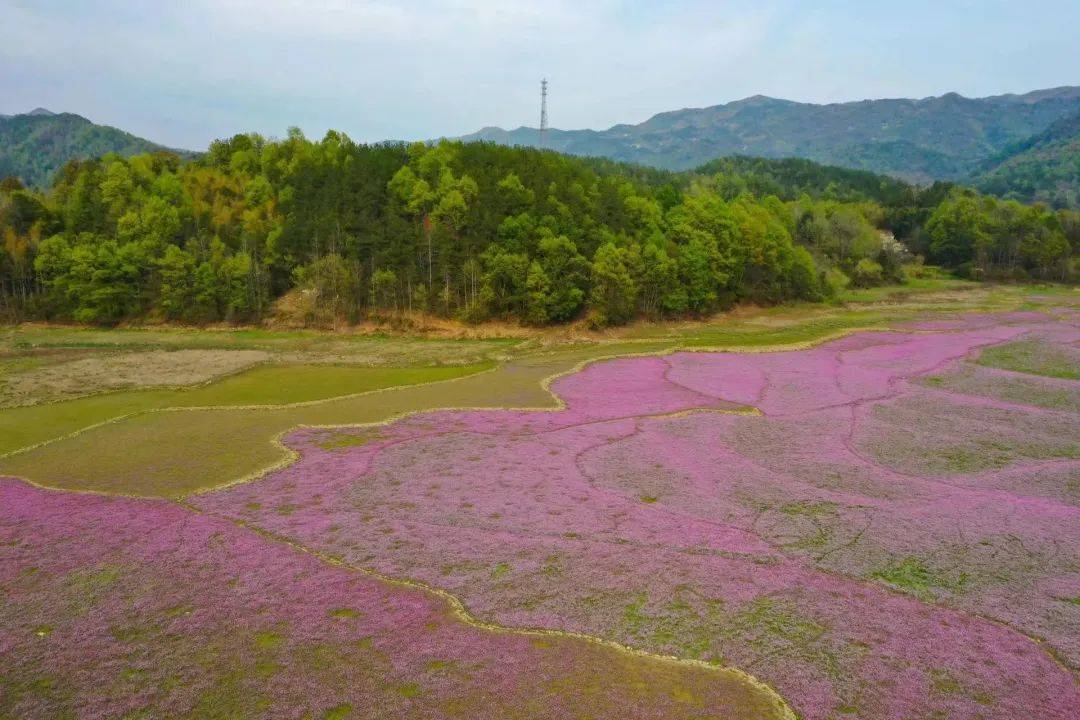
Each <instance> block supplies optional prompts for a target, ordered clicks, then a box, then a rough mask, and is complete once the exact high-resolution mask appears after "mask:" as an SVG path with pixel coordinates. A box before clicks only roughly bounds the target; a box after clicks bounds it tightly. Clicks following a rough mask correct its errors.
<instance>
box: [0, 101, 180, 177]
mask: <svg viewBox="0 0 1080 720" xmlns="http://www.w3.org/2000/svg"><path fill="white" fill-rule="evenodd" d="M167 149H168V148H165V147H162V146H161V145H158V144H156V143H152V142H150V141H149V140H143V139H142V138H140V137H136V136H134V135H132V134H130V133H127V132H124V131H123V130H118V129H116V128H114V127H108V126H106V125H95V124H94V123H92V122H90V121H89V120H87V119H86V118H84V117H82V116H80V115H75V114H72V113H52V112H49V111H48V110H45V109H43V108H38V109H37V110H34V111H32V112H29V113H25V114H22V115H12V116H2V115H0V177H7V176H15V177H17V178H20V179H21V180H22V181H23V182H24V183H26V184H27V185H31V186H33V187H47V186H48V185H50V184H51V183H52V180H53V177H54V176H55V175H56V171H57V170H59V169H60V168H61V167H62V166H63V165H64V163H66V162H67V161H68V160H73V159H77V158H94V157H100V156H102V155H104V154H105V153H110V152H112V153H117V154H120V155H124V156H130V155H137V154H140V153H149V152H155V151H159V150H167ZM172 152H175V151H172Z"/></svg>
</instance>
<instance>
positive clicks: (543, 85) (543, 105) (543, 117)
mask: <svg viewBox="0 0 1080 720" xmlns="http://www.w3.org/2000/svg"><path fill="white" fill-rule="evenodd" d="M547 130H548V126H547V78H544V79H543V80H541V81H540V147H545V146H546V145H547Z"/></svg>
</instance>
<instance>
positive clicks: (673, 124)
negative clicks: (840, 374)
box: [0, 87, 1080, 207]
mask: <svg viewBox="0 0 1080 720" xmlns="http://www.w3.org/2000/svg"><path fill="white" fill-rule="evenodd" d="M461 139H462V140H465V141H473V140H486V141H492V142H497V143H500V144H504V145H530V146H536V147H538V146H540V144H541V143H540V137H539V131H538V130H537V129H535V128H524V127H522V128H518V129H517V130H502V129H500V128H484V129H483V130H480V131H479V132H476V133H473V134H472V135H468V136H465V137H464V138H461ZM544 146H545V147H547V148H549V149H551V150H557V151H559V152H564V153H569V154H572V155H588V156H596V157H606V158H610V159H613V160H620V161H628V162H634V163H639V164H642V165H649V166H653V167H659V168H664V169H668V170H686V169H694V168H698V167H700V166H702V165H704V164H706V163H708V162H710V161H713V160H715V159H717V158H722V157H732V156H755V157H764V158H804V159H808V160H813V161H815V162H818V163H823V164H826V165H833V166H840V167H845V168H854V169H858V170H866V171H872V172H875V173H882V174H887V175H891V176H893V177H896V178H901V179H904V180H907V181H913V182H920V183H926V182H931V181H934V180H951V181H958V182H963V183H968V184H972V185H975V186H976V187H979V188H980V189H982V190H984V191H986V192H989V193H992V194H995V195H1000V196H1003V197H1015V198H1017V199H1020V200H1024V201H1033V200H1041V201H1045V202H1049V203H1051V204H1054V205H1059V206H1061V205H1068V206H1072V207H1080V87H1059V88H1052V89H1049V90H1038V91H1035V92H1030V93H1026V94H1023V95H998V96H994V97H987V98H979V99H970V98H965V97H961V96H960V95H957V94H956V93H949V94H947V95H942V96H941V97H933V98H925V99H922V100H863V101H860V102H847V103H834V104H829V105H814V104H809V103H797V102H792V101H789V100H777V99H774V98H769V97H764V96H761V95H758V96H754V97H751V98H747V99H745V100H739V101H736V102H732V103H728V104H726V105H716V106H714V107H709V108H702V109H687V110H676V111H673V112H666V113H661V114H659V115H655V116H653V117H652V118H650V119H649V120H646V121H645V122H643V123H641V124H639V125H616V126H614V127H612V128H609V129H607V130H599V131H598V130H550V131H549V132H548V136H547V138H546V139H545V142H544ZM158 150H168V148H166V147H164V146H162V145H159V144H157V143H154V142H151V141H149V140H144V139H143V138H139V137H136V136H134V135H131V134H130V133H127V132H124V131H122V130H118V129H116V128H113V127H108V126H103V125H96V124H94V123H92V122H91V121H89V120H87V119H86V118H84V117H81V116H79V115H74V114H72V113H53V112H50V111H49V110H46V109H44V108H37V109H35V110H33V111H31V112H28V113H24V114H21V115H13V116H5V115H0V178H3V177H6V176H8V175H15V176H17V177H19V178H21V179H22V180H23V182H25V183H26V184H28V185H32V186H36V187H47V186H49V185H50V184H51V182H52V179H53V177H54V176H55V174H56V172H57V170H59V169H60V168H61V167H63V165H64V163H66V162H67V161H68V160H71V159H72V158H80V157H99V156H101V155H104V154H105V153H109V152H115V153H118V154H120V155H125V156H127V155H134V154H138V153H146V152H154V151H158ZM173 152H178V153H179V154H181V155H184V156H191V155H194V153H190V152H187V151H176V150H174V151H173ZM717 167H720V166H717ZM793 167H795V166H793ZM800 172H801V170H800Z"/></svg>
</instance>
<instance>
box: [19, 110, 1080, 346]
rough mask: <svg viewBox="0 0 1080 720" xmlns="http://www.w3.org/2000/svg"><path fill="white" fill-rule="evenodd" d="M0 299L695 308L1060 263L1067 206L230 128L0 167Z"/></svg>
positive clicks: (616, 311)
mask: <svg viewBox="0 0 1080 720" xmlns="http://www.w3.org/2000/svg"><path fill="white" fill-rule="evenodd" d="M0 237H2V239H3V247H4V252H3V254H2V257H0V302H2V303H3V307H2V310H3V312H4V314H5V315H6V316H7V317H9V318H10V319H21V318H43V319H50V320H52V319H55V320H74V321H78V322H86V323H104V324H109V323H116V322H120V321H124V320H130V319H167V320H172V321H180V322H190V323H207V322H217V321H230V322H254V321H259V320H261V319H263V318H266V317H268V316H270V315H272V314H273V313H274V312H275V304H276V302H277V301H278V300H279V299H280V298H282V297H283V296H286V297H288V298H289V299H290V300H291V301H292V303H293V305H298V306H299V307H301V308H302V312H303V313H304V314H305V317H306V319H307V320H308V321H311V322H326V321H330V320H334V319H338V318H346V319H349V320H358V319H360V318H363V317H367V316H377V317H383V318H386V317H393V316H396V315H399V314H400V313H402V312H405V311H413V312H418V311H419V312H427V313H433V314H437V315H441V316H446V317H454V318H458V319H461V320H465V321H469V322H475V321H482V320H485V319H491V318H499V319H508V320H518V321H521V322H525V323H528V324H534V325H544V324H550V323H562V322H568V321H573V320H576V319H581V318H584V319H587V320H588V321H589V322H591V323H592V324H595V325H604V324H617V323H623V322H626V321H628V320H630V319H632V318H635V317H638V316H644V317H650V318H659V317H677V316H686V315H704V314H708V313H711V312H714V311H716V310H719V309H722V308H726V307H730V306H732V305H733V304H735V303H739V302H755V303H763V304H771V303H779V302H783V301H787V300H820V299H823V298H826V297H828V296H830V295H833V294H835V293H836V292H837V291H838V290H840V289H842V288H843V287H845V286H846V285H848V284H852V283H854V284H856V285H859V286H869V285H875V284H881V283H887V282H899V281H902V280H903V277H904V266H905V264H907V263H909V262H911V261H912V260H913V259H914V258H913V256H914V255H919V256H922V257H925V259H926V260H927V261H928V262H932V263H942V264H945V265H947V266H949V267H952V268H956V269H958V270H959V271H960V272H962V273H965V274H967V275H969V276H972V277H980V278H1024V277H1034V278H1045V279H1053V280H1069V279H1073V278H1074V277H1075V266H1076V256H1077V252H1078V249H1080V215H1078V214H1077V213H1075V212H1072V211H1067V210H1061V211H1057V212H1053V211H1051V210H1049V209H1047V208H1046V207H1044V206H1025V205H1020V204H1019V203H1016V202H1011V201H998V200H993V199H991V198H988V197H984V196H981V195H979V194H977V193H975V192H974V191H971V190H966V189H963V188H956V187H952V186H949V185H946V184H937V185H934V186H932V187H930V188H925V189H920V188H916V187H914V186H910V185H906V184H904V183H901V182H898V181H896V180H891V179H887V178H882V177H880V176H875V175H872V174H870V173H860V172H857V171H850V170H843V169H840V168H829V167H825V166H820V165H816V164H814V163H809V162H807V161H761V160H753V159H745V158H743V159H732V160H728V161H723V162H718V163H715V164H711V165H709V166H705V167H703V168H701V169H700V170H698V171H693V172H686V173H677V174H675V173H667V172H664V171H660V170H655V169H648V168H642V167H638V166H633V165H624V164H619V163H614V162H611V161H604V160H591V159H583V158H573V157H568V156H565V155H560V154H558V153H555V152H544V151H539V150H535V149H529V148H512V147H504V146H499V145H494V144H490V143H467V144H462V143H455V142H445V141H444V142H441V143H439V144H435V145H427V144H420V143H417V144H413V145H404V144H379V145H363V144H357V143H354V142H352V141H351V140H349V139H348V138H347V137H345V136H344V135H342V134H340V133H336V132H330V133H328V134H327V135H326V136H325V137H324V138H323V139H322V140H321V141H319V142H313V141H310V140H308V139H306V138H304V137H303V135H302V134H301V133H300V132H299V131H298V130H292V131H290V133H289V134H288V137H286V138H285V139H283V140H275V141H270V140H266V139H264V138H262V137H259V136H257V135H238V136H236V137H233V138H231V139H229V140H223V141H218V142H215V143H214V144H212V145H211V147H210V148H209V150H208V151H207V152H206V153H205V154H203V155H201V156H199V157H198V158H195V159H190V160H182V159H181V158H179V157H178V156H176V155H174V154H170V153H167V152H156V153H153V154H147V155H138V156H134V157H131V158H123V157H120V156H118V155H106V156H104V157H102V158H101V159H99V160H89V161H72V162H70V163H68V164H67V165H66V166H64V168H63V169H62V170H61V171H60V172H59V173H58V174H57V176H56V178H55V181H54V183H53V185H52V187H51V189H50V190H49V191H48V192H46V193H38V192H36V191H33V190H30V189H26V188H24V187H23V186H22V184H21V183H20V182H19V181H18V180H15V179H14V178H9V179H7V180H4V181H3V182H2V184H0Z"/></svg>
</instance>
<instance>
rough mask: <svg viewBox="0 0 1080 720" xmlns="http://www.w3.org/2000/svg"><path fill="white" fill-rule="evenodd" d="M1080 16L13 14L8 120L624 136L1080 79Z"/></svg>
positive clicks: (382, 6) (360, 2)
mask: <svg viewBox="0 0 1080 720" xmlns="http://www.w3.org/2000/svg"><path fill="white" fill-rule="evenodd" d="M1078 28H1080V2H1078V1H1077V0H1048V1H1040V0H1028V1H1026V2H1011V1H1007V0H967V1H954V0H937V1H933V0H906V1H905V2H895V1H891V0H884V1H880V2H879V1H877V0H861V1H852V2H841V1H840V0H815V1H805V2H801V1H797V0H786V1H785V0H776V1H772V0H756V1H751V0H746V1H743V0H733V1H728V0H702V1H698V0H686V1H678V0H652V1H651V2H631V1H629V0H597V1H595V2H592V1H590V0H569V1H564V0H537V1H536V2H525V1H524V0H491V1H489V0H426V1H420V0H416V1H412V0H400V1H398V2H392V1H390V0H377V1H369V0H184V1H182V2H179V1H178V2H169V1H168V0H143V1H142V2H121V1H120V0H99V1H87V2H76V1H74V0H0V113H3V114H12V113H17V112H26V111H28V110H30V109H32V108H34V107H37V106H43V107H46V108H49V109H51V110H54V111H70V112H75V113H79V114H81V115H85V116H86V117H88V118H90V119H91V120H93V121H95V122H99V123H104V124H108V125H115V126H118V127H121V128H123V129H125V130H129V131H131V132H134V133H135V134H137V135H141V136H143V137H147V138H149V139H152V140H155V141H158V142H162V143H165V144H167V145H172V146H176V147H185V148H193V149H200V148H203V147H205V146H206V145H207V144H208V143H209V141H210V140H212V139H214V138H216V137H224V136H227V135H231V134H234V133H236V132H241V131H248V130H255V131H258V132H261V133H264V134H267V135H272V136H281V135H284V134H285V130H286V128H287V127H288V126H290V125H298V126H300V127H301V128H302V129H303V130H304V131H305V132H306V133H307V134H308V135H309V136H312V137H320V136H321V135H322V134H323V132H325V130H326V129H327V128H331V127H332V128H336V129H339V130H343V131H345V132H346V133H348V134H349V135H350V136H351V137H353V138H354V139H356V140H361V141H374V140H382V139H414V138H430V137H437V136H441V135H460V134H464V133H468V132H471V131H473V130H477V129H479V128H480V127H482V126H485V125H499V126H502V127H508V128H511V127H517V126H519V125H532V126H535V125H536V124H537V123H538V118H539V100H540V98H539V95H540V87H539V84H540V78H541V77H545V76H546V77H547V78H549V80H550V82H551V96H550V118H551V125H552V126H553V127H560V128H582V127H591V128H606V127H609V126H610V125H613V124H615V123H619V122H640V121H642V120H645V119H646V118H648V117H649V116H650V115H653V114H654V113H657V112H662V111H665V110H673V109H677V108H682V107H703V106H707V105H715V104H719V103H724V102H728V101H731V100H737V99H739V98H742V97H746V96H748V95H754V94H758V93H760V94H765V95H771V96H774V97H783V98H789V99H793V100H801V101H808V102H833V101H843V100H859V99H864V98H879V97H925V96H928V95H939V94H942V93H944V92H948V91H952V90H955V91H957V92H960V93H961V94H963V95H968V96H972V97H977V96H985V95H991V94H998V93H1003V92H1025V91H1028V90H1033V89H1038V88H1046V87H1053V86H1057V85H1070V84H1072V85H1077V84H1080V47H1078V37H1080V36H1078V33H1080V30H1078Z"/></svg>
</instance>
